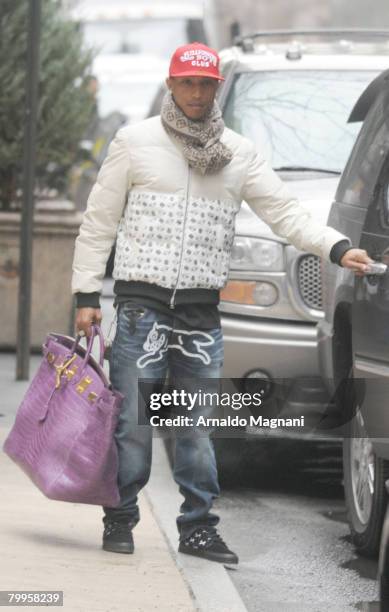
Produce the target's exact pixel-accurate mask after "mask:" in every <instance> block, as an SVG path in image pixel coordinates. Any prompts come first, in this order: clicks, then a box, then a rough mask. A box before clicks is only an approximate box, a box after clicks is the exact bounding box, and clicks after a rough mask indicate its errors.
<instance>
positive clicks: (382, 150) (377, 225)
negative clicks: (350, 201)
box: [365, 124, 389, 234]
mask: <svg viewBox="0 0 389 612" xmlns="http://www.w3.org/2000/svg"><path fill="white" fill-rule="evenodd" d="M384 138H386V142H385V141H384ZM388 138H389V130H388V126H387V125H386V124H383V125H382V126H381V129H380V131H379V133H378V134H377V138H376V139H375V145H376V147H377V153H378V156H377V157H376V159H375V165H376V168H375V174H376V173H377V172H378V171H379V175H378V179H377V182H376V183H375V187H374V189H373V192H372V197H371V198H370V203H369V209H368V211H367V215H366V222H365V227H366V228H367V231H368V232H370V233H373V234H382V233H388V229H389V156H388V146H387V145H386V143H387V142H388ZM385 145H386V146H385Z"/></svg>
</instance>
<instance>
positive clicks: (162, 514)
mask: <svg viewBox="0 0 389 612" xmlns="http://www.w3.org/2000/svg"><path fill="white" fill-rule="evenodd" d="M143 493H144V494H145V497H146V499H147V501H148V503H149V505H150V507H151V511H152V513H153V515H154V518H155V520H156V521H157V523H158V526H159V527H160V529H161V531H162V533H163V535H164V537H165V539H166V541H167V544H168V546H169V549H170V552H171V554H172V556H173V558H174V560H175V562H176V564H177V567H178V569H179V570H180V572H181V574H182V576H183V579H184V581H185V583H186V585H187V587H188V589H189V591H190V593H191V595H192V597H193V599H194V603H195V606H196V609H197V610H198V612H226V611H227V610H228V612H247V608H246V606H245V605H244V603H243V601H242V599H241V597H240V595H239V593H238V591H237V590H236V588H235V585H234V584H233V582H232V580H231V578H230V577H229V575H228V571H227V570H226V569H225V567H224V566H223V565H222V564H219V563H215V562H212V561H207V560H204V559H197V558H196V557H190V556H189V555H181V554H178V552H177V546H178V532H177V528H176V515H177V509H178V508H179V506H180V504H181V503H182V497H181V495H180V494H179V492H178V487H177V485H176V484H175V482H174V480H173V476H172V473H171V469H170V466H169V462H168V458H167V454H166V450H165V448H164V444H163V440H162V438H154V439H153V468H152V474H151V478H150V480H149V482H148V484H147V486H146V487H145V489H143ZM231 571H234V570H231Z"/></svg>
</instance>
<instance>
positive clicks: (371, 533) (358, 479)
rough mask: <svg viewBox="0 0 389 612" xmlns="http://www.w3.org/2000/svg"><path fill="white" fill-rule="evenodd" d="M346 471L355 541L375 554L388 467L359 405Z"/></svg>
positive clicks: (347, 440) (345, 459)
mask: <svg viewBox="0 0 389 612" xmlns="http://www.w3.org/2000/svg"><path fill="white" fill-rule="evenodd" d="M343 472H344V492H345V499H346V506H347V510H348V517H349V523H350V531H351V537H352V542H353V544H354V545H355V547H356V548H357V550H358V552H359V553H360V554H362V555H365V556H368V557H376V556H377V555H378V551H379V546H380V538H381V531H382V524H383V520H384V516H385V511H386V505H387V493H386V489H385V480H387V479H388V477H389V468H388V464H387V462H385V461H384V460H382V459H380V458H379V457H377V456H376V454H375V452H374V449H373V444H372V442H371V440H370V439H369V438H368V437H367V435H366V429H365V424H364V421H363V416H362V413H361V411H360V410H359V408H356V411H355V417H354V418H352V419H351V420H350V422H349V424H348V432H347V435H346V437H345V439H344V441H343Z"/></svg>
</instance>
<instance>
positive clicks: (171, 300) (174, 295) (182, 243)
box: [169, 164, 190, 308]
mask: <svg viewBox="0 0 389 612" xmlns="http://www.w3.org/2000/svg"><path fill="white" fill-rule="evenodd" d="M189 182H190V166H189V164H188V175H187V180H186V199H185V215H184V225H183V228H182V242H181V254H180V263H179V265H178V274H177V281H176V285H175V287H174V289H173V293H172V297H171V298H170V304H169V308H174V306H175V304H174V300H175V297H176V292H177V287H178V283H179V280H180V274H181V269H182V259H183V255H184V242H185V228H186V218H187V216H188V206H189Z"/></svg>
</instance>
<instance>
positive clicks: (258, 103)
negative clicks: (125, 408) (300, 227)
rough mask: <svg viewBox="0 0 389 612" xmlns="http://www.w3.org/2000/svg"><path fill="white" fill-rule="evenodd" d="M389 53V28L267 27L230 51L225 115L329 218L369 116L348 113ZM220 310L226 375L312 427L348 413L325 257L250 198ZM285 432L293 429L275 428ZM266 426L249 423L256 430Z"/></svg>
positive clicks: (226, 53) (317, 213) (271, 408)
mask: <svg viewBox="0 0 389 612" xmlns="http://www.w3.org/2000/svg"><path fill="white" fill-rule="evenodd" d="M388 51H389V49H388V46H387V42H386V38H384V41H383V42H380V39H379V38H375V37H374V35H372V34H371V33H370V32H364V33H360V32H358V33H357V32H353V31H347V32H336V31H331V30H330V31H322V32H320V33H317V32H309V31H308V32H298V33H295V32H289V33H287V32H276V33H272V32H265V33H259V34H256V35H254V36H251V37H244V38H241V39H240V40H239V41H238V42H237V44H236V45H235V46H233V47H232V48H229V49H226V50H223V51H222V52H221V53H220V55H221V60H222V70H223V73H224V76H225V77H226V81H225V83H224V85H223V87H222V89H221V90H220V95H219V103H220V105H221V107H222V110H223V116H224V119H225V122H226V125H227V126H228V127H230V128H232V129H234V130H236V131H237V132H240V133H241V134H243V135H244V136H247V137H248V138H250V139H251V140H253V141H254V143H255V144H256V146H257V147H258V148H259V149H261V150H262V151H264V152H265V155H266V157H267V159H268V160H269V161H270V163H271V164H272V166H273V168H274V169H275V170H276V171H277V172H278V173H279V175H280V177H281V178H282V179H283V180H284V181H285V182H287V183H288V187H289V188H290V190H291V192H292V193H294V194H295V195H296V197H298V198H299V200H300V201H301V203H302V205H303V206H305V207H307V208H308V209H309V210H311V211H312V213H313V215H314V217H315V218H316V219H317V220H318V221H320V222H321V223H323V224H326V222H327V217H328V213H329V210H330V206H331V203H332V201H333V197H334V194H335V191H336V188H337V185H338V181H339V177H340V174H341V172H342V170H343V168H344V165H345V163H346V160H347V158H348V156H349V153H350V151H351V149H352V146H353V144H354V142H355V139H356V137H357V135H358V132H359V129H360V123H359V124H348V123H347V119H348V117H349V114H350V111H351V109H352V108H353V106H354V104H355V102H356V100H357V99H358V98H359V96H360V94H361V92H362V91H363V90H364V89H365V87H366V86H367V84H368V83H369V82H371V81H372V80H373V79H374V78H375V77H376V75H377V74H378V73H379V72H381V71H382V70H383V69H384V68H385V67H386V66H387V63H388ZM332 267H333V268H335V267H336V266H334V265H332ZM220 310H221V313H222V326H223V332H224V339H225V361H224V376H225V377H233V378H239V379H242V381H243V386H244V387H247V388H252V385H253V384H255V381H256V380H258V384H259V385H260V386H261V387H262V388H263V390H264V392H265V393H264V399H266V401H265V402H264V404H263V409H264V410H266V411H267V412H268V413H271V414H278V416H301V415H305V419H306V425H310V426H311V427H312V431H314V429H315V427H316V426H317V425H318V424H319V422H320V421H321V420H322V418H323V413H325V414H326V429H329V425H330V424H331V423H332V425H333V426H335V425H336V423H337V419H338V415H337V413H336V411H335V410H334V409H332V405H331V404H329V399H330V396H329V394H328V390H327V389H326V388H325V386H324V385H323V383H322V380H321V376H320V370H319V359H318V339H317V330H316V326H317V323H318V321H320V320H321V319H322V318H323V304H322V293H321V261H320V259H319V258H318V257H317V256H315V255H313V254H310V253H304V252H301V251H298V250H297V249H295V248H294V247H292V246H291V245H290V244H287V243H286V241H285V240H283V239H282V238H280V237H278V236H276V235H275V234H273V233H272V231H271V230H270V228H269V227H268V226H267V225H266V224H265V223H264V222H262V221H261V220H260V219H258V218H257V217H256V215H255V214H254V213H253V212H252V211H251V210H250V209H249V208H248V206H247V205H246V204H243V205H242V208H241V211H240V212H239V214H238V215H237V217H236V235H235V243H234V249H233V253H232V258H231V267H230V275H229V282H228V284H227V286H226V288H225V289H224V290H223V291H222V293H221V303H220ZM276 431H277V433H278V435H281V436H286V435H287V434H286V433H285V432H283V431H280V430H272V431H269V433H268V434H266V435H271V436H273V435H275V432H276ZM305 431H307V428H305ZM263 432H264V430H263V429H262V430H261V429H260V428H256V427H254V428H249V427H248V428H247V429H246V433H247V434H248V435H251V434H252V435H263ZM294 435H295V436H297V437H298V436H300V435H301V434H299V433H297V432H296V433H295V434H294ZM315 435H316V437H317V436H318V432H317V431H316V432H315ZM321 435H323V436H324V437H328V433H326V434H325V433H324V432H323V434H321ZM330 436H332V434H331V432H330ZM225 443H226V445H228V444H229V442H228V440H226V441H225Z"/></svg>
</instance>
